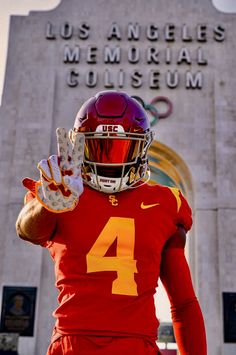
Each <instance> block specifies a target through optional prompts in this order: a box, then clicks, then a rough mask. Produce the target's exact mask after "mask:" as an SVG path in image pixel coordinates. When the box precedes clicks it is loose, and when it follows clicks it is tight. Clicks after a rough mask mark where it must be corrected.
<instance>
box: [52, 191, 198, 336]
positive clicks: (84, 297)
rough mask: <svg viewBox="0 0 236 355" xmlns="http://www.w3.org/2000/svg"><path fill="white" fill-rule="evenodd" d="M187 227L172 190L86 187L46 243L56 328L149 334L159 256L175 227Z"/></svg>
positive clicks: (154, 324) (153, 331)
mask: <svg viewBox="0 0 236 355" xmlns="http://www.w3.org/2000/svg"><path fill="white" fill-rule="evenodd" d="M191 224H192V218H191V210H190V207H189V206H188V204H187V202H186V200H185V199H184V197H183V196H182V194H181V193H180V191H179V190H178V189H176V188H169V187H164V186H160V185H155V186H151V185H147V184H145V185H143V186H141V187H139V188H137V189H130V190H128V191H123V192H120V193H117V194H114V195H109V194H105V193H101V192H98V191H96V190H93V189H90V188H87V187H85V191H84V193H83V194H82V195H81V197H80V201H79V204H78V206H77V207H76V208H75V209H74V211H72V212H66V213H62V214H60V215H58V220H57V227H56V231H55V233H54V235H53V238H52V240H51V241H50V242H48V243H47V247H48V249H49V251H50V253H51V255H52V258H53V259H54V262H55V274H56V286H57V288H58V289H59V292H60V294H59V298H58V299H59V304H60V305H59V307H58V308H57V309H56V311H55V312H54V316H55V317H56V319H57V320H56V329H57V331H58V332H59V333H61V334H90V335H92V334H94V335H100V334H101V335H117V336H121V335H123V336H126V335H134V336H146V337H150V338H153V339H156V337H157V328H158V320H157V318H156V315H155V306H154V297H153V296H154V294H155V288H156V287H157V281H158V278H159V271H160V263H161V253H162V250H163V247H164V245H165V244H166V242H167V240H168V239H169V238H171V236H172V235H173V234H174V233H175V232H176V229H177V225H182V226H183V227H184V228H185V230H186V231H188V230H189V229H190V228H191Z"/></svg>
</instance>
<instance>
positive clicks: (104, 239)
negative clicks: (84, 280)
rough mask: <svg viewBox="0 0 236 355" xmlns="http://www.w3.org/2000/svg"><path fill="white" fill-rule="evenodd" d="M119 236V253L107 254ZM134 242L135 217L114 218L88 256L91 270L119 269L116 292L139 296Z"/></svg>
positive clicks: (117, 248) (88, 269)
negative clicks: (135, 277)
mask: <svg viewBox="0 0 236 355" xmlns="http://www.w3.org/2000/svg"><path fill="white" fill-rule="evenodd" d="M116 239H117V247H116V256H105V254H106V252H107V250H108V249H109V248H110V246H111V245H112V244H113V242H114V241H115V240H116ZM134 243H135V226H134V219H133V218H123V217H110V219H109V220H108V222H107V223H106V225H105V227H104V228H103V230H102V231H101V233H100V235H99V237H98V239H97V240H96V242H95V243H94V245H93V246H92V248H91V249H90V251H89V252H88V254H87V256H86V259H87V272H99V271H117V278H116V279H115V280H114V281H113V283H112V293H113V294H118V295H128V296H137V295H138V293H137V284H136V282H135V279H134V273H135V272H137V267H136V260H134Z"/></svg>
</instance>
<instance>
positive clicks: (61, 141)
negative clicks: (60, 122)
mask: <svg viewBox="0 0 236 355" xmlns="http://www.w3.org/2000/svg"><path fill="white" fill-rule="evenodd" d="M56 134H57V149H58V155H59V157H60V167H61V169H62V170H68V169H70V163H69V137H68V134H67V131H66V129H65V128H61V127H58V128H57V130H56Z"/></svg>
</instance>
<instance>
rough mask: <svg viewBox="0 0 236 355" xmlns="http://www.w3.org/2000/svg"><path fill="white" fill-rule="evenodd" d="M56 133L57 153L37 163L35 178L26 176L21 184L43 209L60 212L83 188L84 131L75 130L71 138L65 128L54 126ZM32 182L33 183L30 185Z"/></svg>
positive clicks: (74, 203) (69, 207) (72, 205)
mask: <svg viewBox="0 0 236 355" xmlns="http://www.w3.org/2000/svg"><path fill="white" fill-rule="evenodd" d="M56 134H57V146H58V155H52V156H50V157H49V158H48V159H43V160H41V161H40V162H39V163H38V169H39V171H40V181H39V182H36V181H34V180H32V179H28V178H26V179H24V180H23V185H24V186H25V187H27V188H28V189H29V190H31V191H32V192H33V193H34V194H35V196H36V198H37V199H38V201H39V202H40V203H41V204H42V205H43V206H44V207H45V208H46V209H47V210H49V211H51V212H54V213H62V212H66V211H72V210H73V209H74V208H75V207H76V206H77V204H78V202H79V196H80V195H81V194H82V192H83V181H82V177H81V164H82V162H83V158H84V135H83V134H82V133H77V134H75V135H74V136H73V138H74V139H73V142H72V141H70V140H69V137H68V133H67V131H66V130H65V128H57V130H56ZM32 182H34V183H35V185H34V188H33V189H32V185H33V184H32ZM30 185H31V187H30Z"/></svg>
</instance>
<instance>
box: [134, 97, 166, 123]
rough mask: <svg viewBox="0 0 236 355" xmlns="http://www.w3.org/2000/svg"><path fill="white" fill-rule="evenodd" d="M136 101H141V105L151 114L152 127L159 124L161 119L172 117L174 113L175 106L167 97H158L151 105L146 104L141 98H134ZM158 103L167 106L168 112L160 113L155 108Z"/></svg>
mask: <svg viewBox="0 0 236 355" xmlns="http://www.w3.org/2000/svg"><path fill="white" fill-rule="evenodd" d="M132 97H133V98H134V99H136V100H137V101H139V103H141V105H142V106H143V107H144V108H145V110H146V111H148V112H150V113H151V115H152V120H151V126H154V125H155V124H157V122H158V120H159V119H162V118H166V117H168V116H170V115H171V113H172V111H173V104H172V102H171V101H170V100H169V99H168V97H166V96H156V97H154V99H152V101H151V102H150V104H147V103H145V102H144V100H143V99H142V98H141V97H140V96H132ZM158 103H164V104H166V106H167V110H166V111H165V112H159V111H158V109H157V108H156V107H155V106H154V105H156V104H158Z"/></svg>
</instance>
